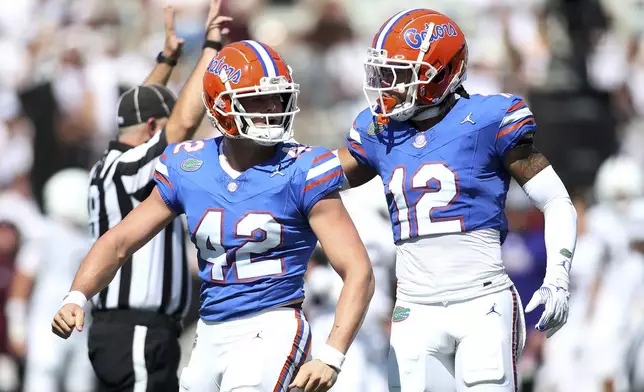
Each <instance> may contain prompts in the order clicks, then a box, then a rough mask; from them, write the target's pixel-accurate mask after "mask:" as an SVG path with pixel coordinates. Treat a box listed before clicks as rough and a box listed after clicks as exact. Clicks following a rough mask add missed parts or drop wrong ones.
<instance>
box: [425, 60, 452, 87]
mask: <svg viewBox="0 0 644 392" xmlns="http://www.w3.org/2000/svg"><path fill="white" fill-rule="evenodd" d="M451 73H452V66H451V64H448V65H447V67H443V69H441V70H440V72H439V73H437V74H436V76H434V78H433V79H432V81H431V82H430V83H435V84H441V83H442V82H443V81H444V80H445V77H446V76H447V75H449V74H451Z"/></svg>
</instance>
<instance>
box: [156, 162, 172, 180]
mask: <svg viewBox="0 0 644 392" xmlns="http://www.w3.org/2000/svg"><path fill="white" fill-rule="evenodd" d="M154 169H155V170H156V171H158V172H159V173H161V174H163V175H164V176H165V177H170V174H168V167H167V166H166V165H165V164H164V163H163V162H161V161H158V162H157V164H156V166H155V168H154Z"/></svg>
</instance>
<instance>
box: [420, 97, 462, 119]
mask: <svg viewBox="0 0 644 392" xmlns="http://www.w3.org/2000/svg"><path fill="white" fill-rule="evenodd" d="M456 100H457V99H456V94H450V95H448V96H447V97H445V99H444V100H443V102H441V103H439V104H438V105H435V106H421V107H419V108H418V110H417V111H416V114H414V115H412V116H411V117H410V120H412V121H423V120H427V119H430V118H436V117H439V116H441V115H443V114H445V113H446V112H448V111H449V110H450V109H451V108H453V107H454V105H455V104H456Z"/></svg>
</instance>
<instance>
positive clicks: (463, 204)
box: [347, 94, 536, 242]
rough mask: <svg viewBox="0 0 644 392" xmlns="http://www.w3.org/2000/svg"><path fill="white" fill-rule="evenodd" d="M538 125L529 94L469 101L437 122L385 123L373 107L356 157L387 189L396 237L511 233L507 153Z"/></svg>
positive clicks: (354, 137) (356, 142)
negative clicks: (420, 125)
mask: <svg viewBox="0 0 644 392" xmlns="http://www.w3.org/2000/svg"><path fill="white" fill-rule="evenodd" d="M535 130H536V124H535V121H534V117H533V115H532V113H531V112H530V109H529V108H528V107H527V105H526V104H525V102H524V100H523V99H522V98H521V97H518V96H514V95H509V94H497V95H489V96H483V95H472V96H471V98H470V99H465V98H461V99H459V100H458V101H457V103H456V105H455V106H454V108H452V110H451V111H450V112H449V113H448V114H447V115H446V117H445V118H444V119H443V120H442V121H440V122H439V123H438V124H437V125H435V126H434V127H432V128H431V129H429V130H426V131H418V130H416V129H415V128H414V127H412V126H411V125H410V124H409V123H407V122H396V121H391V122H389V124H387V125H386V126H380V125H378V124H377V122H376V119H375V118H374V116H373V115H372V113H371V111H370V110H369V109H366V110H364V111H363V112H361V113H360V114H359V115H358V117H357V119H356V120H355V122H354V124H353V128H352V129H351V130H350V131H349V135H348V137H347V146H348V148H349V151H350V152H351V154H352V155H353V156H354V157H355V159H356V160H357V161H358V162H359V163H360V164H363V165H368V166H370V167H372V168H373V169H374V170H375V171H376V172H377V173H378V174H379V175H380V177H381V178H382V180H383V184H384V186H385V192H386V196H387V202H388V206H389V215H390V217H391V223H392V226H393V233H394V240H395V241H396V242H399V241H404V240H407V239H410V238H415V237H420V236H426V235H434V234H445V233H457V232H463V231H471V230H477V229H485V228H494V229H498V230H499V232H500V233H501V236H502V238H501V240H502V241H503V239H504V237H505V234H506V233H507V220H506V218H505V213H504V208H505V196H506V193H507V190H508V186H509V183H510V174H509V173H508V172H507V170H506V169H505V167H504V165H503V160H504V157H505V155H506V154H507V152H508V151H509V150H510V149H512V148H513V147H514V146H515V145H516V143H517V142H518V141H519V139H521V137H523V136H524V135H526V134H529V133H534V132H535Z"/></svg>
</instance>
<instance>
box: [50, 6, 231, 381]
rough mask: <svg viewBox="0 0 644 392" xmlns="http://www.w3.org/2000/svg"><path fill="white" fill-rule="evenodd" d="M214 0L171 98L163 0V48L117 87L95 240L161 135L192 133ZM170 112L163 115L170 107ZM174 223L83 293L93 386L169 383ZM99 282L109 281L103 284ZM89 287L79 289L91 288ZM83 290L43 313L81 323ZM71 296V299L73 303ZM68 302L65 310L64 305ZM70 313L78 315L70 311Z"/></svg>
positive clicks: (213, 41) (216, 44) (181, 270)
mask: <svg viewBox="0 0 644 392" xmlns="http://www.w3.org/2000/svg"><path fill="white" fill-rule="evenodd" d="M220 1H221V0H211V9H210V12H209V14H208V20H207V22H206V43H205V44H204V49H203V53H202V55H201V58H200V59H199V61H198V63H197V66H196V67H195V69H194V70H193V72H192V74H191V75H190V77H189V79H188V81H187V83H186V85H185V86H184V88H183V90H182V91H181V95H180V96H179V99H178V100H177V101H176V105H175V99H174V96H173V95H172V93H171V92H170V91H169V90H168V89H166V88H165V87H164V86H163V85H164V84H165V83H166V82H167V81H168V79H169V77H170V73H171V72H172V67H173V66H174V65H176V61H177V58H178V57H179V55H180V53H181V46H182V43H183V42H182V40H180V39H178V38H177V37H176V36H175V33H174V27H173V25H174V14H173V10H172V8H169V7H168V8H166V9H165V32H166V40H165V48H164V51H163V52H161V53H159V56H158V57H157V62H158V64H157V66H156V67H155V68H154V70H153V71H152V73H151V74H150V75H149V76H148V78H147V79H146V80H145V82H144V84H143V85H141V86H137V87H135V88H133V89H131V90H128V91H127V92H125V93H124V94H123V95H122V96H121V98H120V100H119V103H118V121H117V122H118V125H119V133H118V139H117V140H115V141H112V142H111V143H110V144H109V147H108V149H107V150H106V151H105V153H104V155H103V157H102V159H101V160H100V161H99V162H98V163H96V165H95V166H94V168H93V169H92V171H91V174H90V177H91V179H90V190H89V203H88V204H89V213H90V219H89V223H90V231H91V233H92V235H93V237H94V239H95V240H96V239H97V238H98V237H100V236H102V235H103V234H105V233H106V232H107V231H108V230H109V229H110V228H112V227H114V226H115V225H116V224H118V223H119V222H120V221H121V220H122V219H124V218H125V217H126V216H127V214H128V213H129V212H130V211H132V209H134V207H136V206H137V205H138V204H139V203H140V202H142V201H143V200H144V199H145V198H147V197H148V195H149V194H150V193H151V192H152V190H153V189H154V180H153V174H154V168H155V165H156V163H157V161H158V158H159V156H160V155H161V154H162V153H163V151H164V149H165V148H166V147H167V145H168V144H171V143H175V142H180V141H184V140H187V139H190V138H192V136H193V134H194V131H195V130H196V128H197V126H198V125H199V124H200V123H201V120H202V119H203V115H204V113H205V108H204V105H203V103H202V101H201V90H202V75H203V73H204V72H205V70H206V68H207V66H208V63H209V62H210V60H211V59H212V58H213V57H214V56H215V55H216V53H217V52H216V50H215V48H217V49H219V48H221V43H220V42H221V33H220V28H219V24H220V23H221V22H223V21H226V20H229V18H226V17H218V11H219V3H220ZM171 113H172V115H171ZM184 236H185V233H184V229H183V224H182V222H181V220H180V219H178V218H177V219H175V220H174V221H172V222H170V224H169V225H168V226H167V227H166V228H165V229H164V230H163V231H161V232H160V233H159V234H158V235H157V236H155V237H154V238H152V239H151V240H150V241H149V242H148V243H147V244H146V245H145V246H143V247H142V248H141V249H140V250H139V251H138V252H136V253H134V254H133V255H132V256H131V257H130V258H129V259H127V261H125V263H123V264H122V266H121V268H120V269H118V270H116V269H115V274H114V277H113V279H112V280H111V283H109V282H107V281H106V282H104V284H102V285H101V287H106V288H105V289H103V290H102V291H101V292H100V293H99V294H98V295H95V296H94V297H93V299H92V302H93V304H94V307H93V309H92V320H93V321H92V326H91V328H90V331H89V340H88V346H89V347H88V348H89V357H90V361H91V362H92V366H93V367H94V370H95V372H96V375H97V378H98V380H99V383H100V385H101V387H102V388H101V389H102V390H103V391H133V392H145V391H154V392H157V391H159V392H163V391H173V392H176V391H177V390H178V389H179V383H178V379H177V370H178V369H177V368H178V365H179V360H180V349H179V343H178V337H179V334H180V333H181V319H182V317H183V316H184V315H185V312H186V311H187V309H188V307H189V295H190V282H191V277H190V276H189V274H190V272H189V271H190V268H189V266H188V263H187V260H186V253H185V243H184ZM108 283H109V285H108ZM92 294H93V293H91V294H90V293H87V296H91V295H92ZM86 302H87V299H86V294H85V293H82V292H80V291H72V292H70V293H69V294H68V295H67V296H66V297H65V299H64V301H63V306H62V307H61V310H60V311H59V312H58V314H57V315H56V317H55V318H54V321H53V322H52V331H53V332H54V333H56V334H58V335H59V336H61V337H63V338H67V337H68V336H69V335H70V334H71V332H72V328H73V327H71V328H64V329H62V330H61V329H60V328H57V327H56V325H57V324H58V322H62V321H64V322H68V321H71V324H66V325H72V326H73V325H74V321H73V320H76V328H77V329H79V330H82V321H80V320H82V319H83V318H82V316H83V311H82V308H83V307H84V305H85V303H86ZM76 305H78V306H80V308H79V307H78V306H76ZM66 309H69V311H66ZM79 316H80V317H79Z"/></svg>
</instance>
